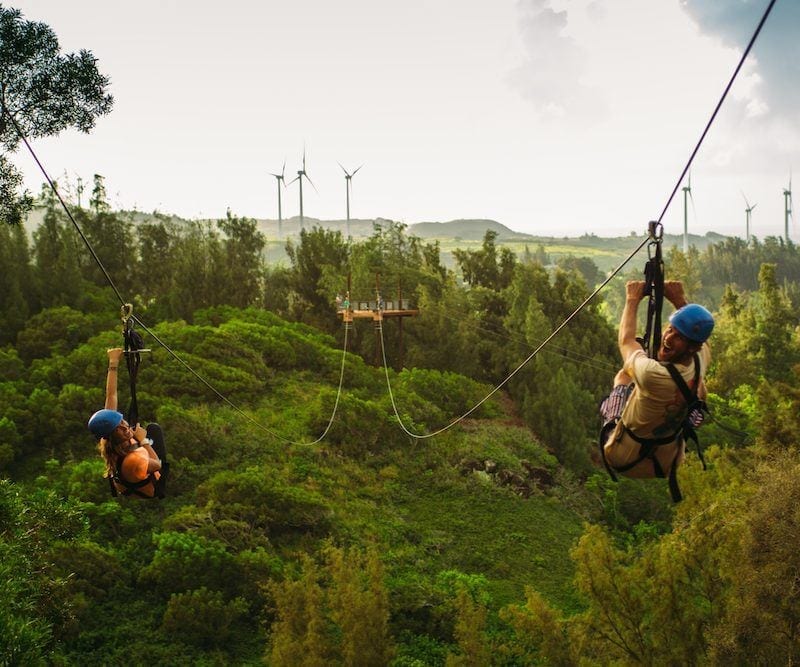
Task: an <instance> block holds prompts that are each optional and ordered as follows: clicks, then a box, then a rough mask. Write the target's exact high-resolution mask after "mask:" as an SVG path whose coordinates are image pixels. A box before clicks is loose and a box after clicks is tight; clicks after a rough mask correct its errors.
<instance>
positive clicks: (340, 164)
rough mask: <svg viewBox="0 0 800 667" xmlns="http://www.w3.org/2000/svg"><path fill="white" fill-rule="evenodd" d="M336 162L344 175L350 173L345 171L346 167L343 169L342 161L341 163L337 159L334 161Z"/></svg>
mask: <svg viewBox="0 0 800 667" xmlns="http://www.w3.org/2000/svg"><path fill="white" fill-rule="evenodd" d="M336 164H338V165H339V166H340V167H342V171H343V172H344V175H345V176H349V175H350V174H348V173H347V169H345V168H344V167H343V166H342V163H341V162H339V161H338V160H337V161H336Z"/></svg>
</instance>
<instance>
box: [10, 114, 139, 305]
mask: <svg viewBox="0 0 800 667" xmlns="http://www.w3.org/2000/svg"><path fill="white" fill-rule="evenodd" d="M3 113H4V114H5V116H6V117H7V118H8V119H9V120H10V121H11V124H12V125H13V126H14V129H15V130H16V131H17V134H18V135H19V138H20V139H22V142H23V143H24V144H25V147H26V148H27V149H28V152H29V153H30V154H31V156H32V157H33V160H34V162H36V164H37V166H38V167H39V170H40V171H41V172H42V175H43V176H44V180H45V181H47V185H49V186H50V189H51V190H52V191H53V194H54V195H55V196H56V197H57V198H58V201H59V202H60V203H61V207H62V208H63V209H64V212H65V213H66V214H67V217H68V218H69V220H70V222H71V223H72V224H73V226H74V227H75V230H76V231H77V232H78V235H79V236H80V237H81V239H82V240H83V242H84V244H86V248H87V249H88V250H89V253H90V254H91V255H92V257H93V258H94V261H95V262H97V266H99V267H100V270H101V271H102V272H103V275H104V276H105V278H106V280H107V281H108V284H109V285H111V289H112V290H114V294H116V295H117V298H118V299H119V302H120V304H121V305H123V306H124V305H125V304H126V303H127V302H126V301H125V299H124V298H123V297H122V294H120V291H119V290H118V289H117V286H116V285H115V284H114V281H113V280H111V276H110V275H108V271H106V267H105V266H103V263H102V262H101V261H100V258H99V257H98V256H97V253H96V252H95V251H94V248H92V244H91V243H89V239H87V238H86V235H85V234H84V233H83V230H82V229H81V228H80V225H78V223H77V222H76V221H75V218H74V217H72V212H71V211H70V210H69V207H68V206H67V205H66V203H65V202H64V200H63V199H62V198H61V193H60V192H59V191H58V189H57V188H56V184H55V183H54V182H53V180H52V179H51V178H50V175H49V174H48V173H47V170H46V169H45V168H44V165H43V164H42V163H41V162H40V161H39V157H38V156H37V155H36V153H35V152H34V150H33V148H32V147H31V145H30V143H28V139H27V137H26V136H25V134H23V132H22V128H20V126H19V125H18V124H17V119H16V118H14V116H12V115H11V113H9V111H8V109H6V107H5V106H3Z"/></svg>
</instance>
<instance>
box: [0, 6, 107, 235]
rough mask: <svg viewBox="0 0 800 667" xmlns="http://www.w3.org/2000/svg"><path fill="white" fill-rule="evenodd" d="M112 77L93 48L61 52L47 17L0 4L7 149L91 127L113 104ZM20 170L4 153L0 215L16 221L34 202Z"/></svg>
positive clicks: (0, 104) (0, 136) (0, 126)
mask: <svg viewBox="0 0 800 667" xmlns="http://www.w3.org/2000/svg"><path fill="white" fill-rule="evenodd" d="M108 83H109V82H108V78H107V77H105V76H103V75H102V74H100V72H99V71H98V69H97V60H96V58H95V57H94V56H93V55H92V53H91V52H90V51H86V50H81V51H80V52H78V53H77V54H75V53H68V54H62V53H61V52H60V47H59V44H58V38H57V37H56V35H55V33H54V32H53V31H52V30H51V28H50V27H49V26H47V25H45V24H44V23H37V22H34V21H27V20H25V19H24V18H23V17H22V13H21V12H20V11H19V10H18V9H12V8H6V7H3V6H1V5H0V118H1V120H0V144H1V145H2V147H3V150H4V151H5V152H7V153H11V152H14V151H15V150H16V149H17V148H18V147H19V144H20V142H21V139H20V136H19V133H18V132H17V128H19V130H20V131H21V132H22V133H23V134H24V135H25V136H26V137H28V138H31V139H34V138H37V137H46V136H51V135H54V134H58V133H59V132H61V131H62V130H65V129H67V128H69V127H74V128H76V129H78V130H80V131H81V132H88V131H89V130H91V129H92V127H94V123H95V120H96V119H97V117H98V116H102V115H103V114H106V113H108V112H109V111H110V110H111V105H112V103H113V98H112V97H111V95H110V94H108V93H107V92H106V88H107V87H108ZM20 183H21V180H20V176H19V172H18V171H17V169H16V168H15V167H14V166H13V165H12V164H11V163H10V162H9V161H8V160H7V159H6V158H5V157H3V158H1V159H0V216H2V218H3V220H4V221H5V222H8V223H11V224H14V223H19V222H20V221H21V220H22V216H23V214H24V213H25V212H26V210H27V209H28V208H29V207H30V204H31V199H30V196H29V195H28V194H27V193H20V192H19V185H20Z"/></svg>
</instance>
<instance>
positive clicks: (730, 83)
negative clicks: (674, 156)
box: [658, 0, 775, 223]
mask: <svg viewBox="0 0 800 667" xmlns="http://www.w3.org/2000/svg"><path fill="white" fill-rule="evenodd" d="M774 5H775V0H770V3H769V5H768V6H767V8H766V10H764V15H763V16H762V17H761V20H760V21H759V22H758V26H757V27H756V29H755V32H754V33H753V36H752V37H751V38H750V42H749V43H748V44H747V48H746V49H745V50H744V53H742V57H741V58H740V59H739V64H738V65H737V66H736V69H735V70H734V71H733V74H732V75H731V79H730V81H728V85H727V86H725V91H724V92H723V93H722V97H720V98H719V102H717V106H716V107H715V108H714V112H713V113H712V114H711V118H709V119H708V123H706V127H705V129H704V130H703V133H702V134H701V135H700V139H699V140H698V142H697V145H696V146H695V147H694V150H693V151H692V154H691V156H690V157H689V161H688V162H687V163H686V166H685V167H684V168H683V171H682V172H681V175H680V177H679V178H678V182H677V183H675V187H674V188H673V189H672V193H671V194H670V196H669V198H668V199H667V203H666V204H664V209H663V210H662V211H661V215H659V216H658V222H659V223H660V222H661V221H662V219H663V218H664V214H665V213H666V212H667V209H668V208H669V205H670V204H671V203H672V199H673V198H674V197H675V194H676V193H677V192H678V188H680V187H681V183H683V179H684V178H685V176H686V173H687V172H688V171H689V169H690V168H691V166H692V161H693V160H694V157H695V155H697V151H699V150H700V146H701V145H702V144H703V140H704V139H705V138H706V134H708V131H709V130H710V129H711V125H712V124H713V123H714V120H715V119H716V117H717V113H718V112H719V110H720V108H721V107H722V103H723V102H724V101H725V98H726V97H727V96H728V92H729V91H730V89H731V88H732V87H733V82H734V81H735V80H736V77H737V76H738V74H739V70H740V69H742V65H744V61H745V60H746V59H747V56H748V55H749V53H750V50H751V49H752V48H753V44H755V42H756V38H757V37H758V34H759V33H760V32H761V28H763V27H764V23H765V22H766V20H767V17H768V16H769V14H770V12H771V11H772V7H773V6H774Z"/></svg>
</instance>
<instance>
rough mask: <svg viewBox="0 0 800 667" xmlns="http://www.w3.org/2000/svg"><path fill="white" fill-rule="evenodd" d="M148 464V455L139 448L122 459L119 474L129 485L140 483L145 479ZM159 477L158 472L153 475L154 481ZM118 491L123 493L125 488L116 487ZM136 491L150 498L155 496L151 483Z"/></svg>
mask: <svg viewBox="0 0 800 667" xmlns="http://www.w3.org/2000/svg"><path fill="white" fill-rule="evenodd" d="M149 462H150V454H148V452H147V450H146V449H145V448H144V447H139V448H138V449H134V450H133V451H132V452H131V453H130V454H128V455H127V456H126V457H125V458H124V459H122V466H121V469H120V471H119V474H120V476H121V477H122V478H123V479H124V480H125V481H126V482H130V483H131V484H134V483H136V482H141V481H142V480H143V479H147V475H148V472H147V466H148V464H149ZM160 476H161V473H160V472H158V471H156V472H154V473H153V477H155V479H158V478H159V477H160ZM118 490H119V491H124V490H125V487H121V488H120V487H118ZM137 491H139V492H140V493H143V494H144V495H146V496H149V497H151V498H152V497H153V496H154V495H155V488H153V483H152V482H150V483H149V484H145V485H144V486H142V487H140V488H139V489H137ZM133 495H135V494H133Z"/></svg>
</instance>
